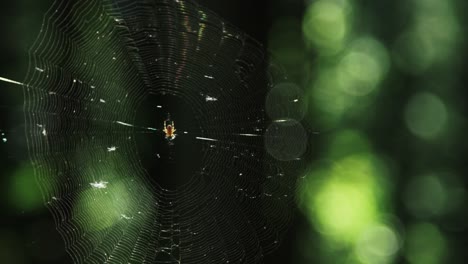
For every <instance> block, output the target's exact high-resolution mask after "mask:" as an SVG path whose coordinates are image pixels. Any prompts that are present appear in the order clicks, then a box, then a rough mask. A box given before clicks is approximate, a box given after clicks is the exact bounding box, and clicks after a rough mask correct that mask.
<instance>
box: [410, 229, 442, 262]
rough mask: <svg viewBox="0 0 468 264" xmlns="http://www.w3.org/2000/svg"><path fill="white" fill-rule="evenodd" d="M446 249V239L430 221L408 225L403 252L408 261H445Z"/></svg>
mask: <svg viewBox="0 0 468 264" xmlns="http://www.w3.org/2000/svg"><path fill="white" fill-rule="evenodd" d="M448 250H449V248H448V244H447V241H446V239H445V237H444V235H443V234H442V233H441V232H440V230H439V229H438V228H437V226H435V225H433V224H430V223H418V224H414V225H412V226H410V227H409V229H408V231H407V235H406V246H405V253H404V254H405V257H406V259H407V260H408V262H409V263H411V264H442V263H447V262H446V257H447V255H448Z"/></svg>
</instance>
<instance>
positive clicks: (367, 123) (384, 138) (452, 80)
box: [290, 0, 467, 264]
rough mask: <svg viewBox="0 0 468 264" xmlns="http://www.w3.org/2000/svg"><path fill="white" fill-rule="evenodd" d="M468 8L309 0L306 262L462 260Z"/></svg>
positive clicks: (303, 204) (302, 192)
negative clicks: (458, 242)
mask: <svg viewBox="0 0 468 264" xmlns="http://www.w3.org/2000/svg"><path fill="white" fill-rule="evenodd" d="M461 7H463V4H462V3H461V2H460V1H455V0H447V1H437V0H410V1H364V0H362V1H360V0H311V1H307V7H306V10H305V12H304V15H303V22H302V26H301V28H302V39H303V42H304V43H305V44H304V50H301V51H297V50H296V51H295V54H306V56H307V57H306V58H305V59H303V60H304V61H305V65H306V66H305V67H303V73H302V76H303V79H302V81H303V83H304V90H305V93H306V94H307V98H308V101H309V106H310V107H309V115H308V117H309V122H310V124H311V125H312V126H313V128H314V129H315V130H316V131H319V135H318V136H312V138H311V141H312V142H311V144H310V145H311V146H313V148H314V149H313V150H312V151H313V152H315V153H316V155H315V156H316V157H317V158H315V159H313V160H311V161H310V164H309V169H308V170H307V172H306V173H305V175H304V176H303V179H302V180H301V181H300V182H299V184H298V204H299V206H300V208H301V210H302V211H303V213H304V215H305V216H306V218H307V219H308V223H309V224H310V226H311V227H312V230H313V231H312V232H311V234H310V235H311V236H317V237H316V238H313V239H307V240H304V239H301V240H299V242H298V243H308V246H307V245H301V246H300V247H298V250H299V254H300V255H302V256H303V257H302V258H298V259H299V260H298V262H300V263H315V262H317V263H372V264H374V263H417V264H419V263H459V262H460V261H462V259H463V256H464V254H465V253H464V252H462V251H457V250H456V249H457V247H450V246H449V244H450V243H451V239H452V238H454V237H457V236H460V234H461V233H459V232H461V231H465V230H466V224H461V223H463V222H465V221H464V220H462V219H465V217H466V207H467V197H466V181H464V180H463V179H462V178H461V176H462V174H463V172H464V170H466V169H464V168H463V166H462V165H460V164H463V158H462V155H463V154H462V153H466V144H457V143H456V142H460V138H458V139H457V138H456V137H457V136H458V135H461V134H463V132H462V131H464V129H465V128H466V127H467V125H466V124H467V122H466V116H465V113H463V111H462V110H463V103H462V102H460V100H458V98H457V96H466V92H465V91H464V89H463V85H464V83H466V81H467V79H466V78H465V77H463V76H462V75H461V74H460V72H461V71H462V70H463V59H461V58H463V57H464V56H466V49H465V48H464V46H466V45H464V44H466V40H465V37H464V36H465V35H466V28H464V27H463V26H464V24H463V17H462V16H461V13H462V12H461V11H460V10H459V9H460V8H461ZM294 57H297V56H294ZM290 69H291V70H295V69H294V68H290ZM463 78H465V79H463ZM454 230H456V232H455V231H454ZM314 234H315V235H314ZM452 243H455V242H452ZM317 249H318V252H314V253H310V252H307V251H309V250H310V251H313V250H317ZM462 262H463V261H462Z"/></svg>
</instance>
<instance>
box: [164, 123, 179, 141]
mask: <svg viewBox="0 0 468 264" xmlns="http://www.w3.org/2000/svg"><path fill="white" fill-rule="evenodd" d="M167 122H170V124H167ZM163 131H164V133H165V134H166V139H167V140H169V141H171V140H173V139H174V138H175V137H176V134H175V132H176V129H175V125H174V121H169V120H166V121H164V129H163Z"/></svg>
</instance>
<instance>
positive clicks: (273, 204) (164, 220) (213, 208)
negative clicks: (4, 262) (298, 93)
mask: <svg viewBox="0 0 468 264" xmlns="http://www.w3.org/2000/svg"><path fill="white" fill-rule="evenodd" d="M281 83H287V78H286V77H285V75H284V74H283V71H282V70H281V69H280V67H278V66H276V65H275V64H274V63H273V62H272V61H271V60H270V59H269V58H268V56H267V54H266V53H265V52H264V50H263V48H262V46H261V45H260V44H259V43H257V42H256V41H255V40H253V39H252V38H250V37H249V36H247V35H245V34H243V33H242V32H241V31H239V30H238V29H237V28H235V27H233V26H232V25H230V24H229V23H226V22H225V21H223V20H222V19H221V18H220V17H218V16H217V15H216V14H214V13H212V12H210V11H209V10H207V9H205V8H203V7H200V6H198V5H197V4H196V3H194V2H192V1H177V0H155V1H150V0H148V1H145V0H132V1H130V0H128V1H124V0H113V1H111V0H109V1H106V0H86V1H85V0H73V1H71V0H66V1H65V0H61V1H55V2H54V4H53V6H52V7H51V8H50V10H49V11H48V13H47V14H46V15H45V18H44V23H43V26H42V29H41V32H40V34H39V36H38V38H37V40H36V42H35V43H34V44H33V46H32V48H31V51H30V67H29V70H28V74H27V76H26V79H25V81H24V84H25V85H24V96H25V105H24V109H25V118H26V134H27V140H28V148H29V151H30V157H31V161H32V164H33V167H34V169H35V175H36V180H37V182H38V184H39V186H40V188H41V191H42V193H43V196H44V199H45V201H46V205H47V207H48V208H49V210H50V211H51V212H52V214H53V217H54V220H55V223H56V226H57V229H58V231H59V233H60V234H61V235H62V237H63V239H64V241H65V247H66V249H67V251H68V252H69V254H70V256H71V257H72V259H73V261H74V262H76V263H258V262H261V260H262V257H263V256H264V255H265V254H268V253H270V252H272V251H273V250H274V249H276V248H277V247H278V246H279V244H280V242H281V237H282V235H283V233H284V232H285V230H286V228H287V227H288V225H289V223H290V220H291V217H292V214H293V211H294V201H293V193H294V186H295V177H296V173H297V170H298V169H299V168H300V160H301V159H300V156H299V155H301V154H302V153H303V151H299V152H298V151H293V150H292V149H291V147H289V148H288V147H287V146H288V145H290V146H300V144H301V142H302V141H305V140H306V139H305V137H304V136H301V137H295V136H294V135H297V134H298V133H297V132H294V131H291V126H288V127H287V128H288V130H287V132H284V133H283V132H281V129H280V128H281V127H279V128H278V125H277V124H278V123H281V120H272V119H271V118H269V117H268V115H267V113H266V110H265V98H267V97H268V93H269V91H270V90H271V89H272V88H273V87H275V86H276V85H278V84H281ZM298 101H299V99H294V100H293V102H286V103H284V102H279V104H281V109H285V108H288V107H294V105H293V104H295V103H297V102H298ZM290 103H291V104H290ZM273 109H276V108H274V107H273ZM285 112H287V113H291V112H294V111H285ZM275 118H281V116H278V117H275ZM288 118H290V116H288ZM169 119H170V121H173V122H174V128H175V129H176V130H175V131H176V132H175V133H176V136H175V137H174V139H173V140H172V142H168V140H167V139H165V136H164V132H163V130H164V128H165V127H164V125H163V124H164V121H169ZM288 120H289V119H288ZM272 125H273V126H274V128H275V129H274V133H273V132H270V133H267V130H268V128H269V127H271V126H272ZM294 125H295V126H298V127H299V128H298V130H297V131H299V135H303V133H302V132H301V131H302V130H301V129H302V127H301V126H300V123H299V122H294ZM171 129H172V128H171ZM278 131H279V132H278ZM295 131H296V130H295ZM266 134H268V140H266V137H265V135H266ZM291 135H293V136H291ZM298 138H299V139H300V140H301V142H298ZM265 142H267V144H268V142H281V144H280V145H278V143H274V144H275V145H274V146H281V147H275V148H274V153H275V155H273V156H272V155H270V154H269V153H268V151H267V150H266V147H265V144H266V143H265ZM288 142H290V143H291V144H289V143H288ZM169 143H170V144H169ZM302 143H303V144H304V145H305V142H302ZM284 147H286V149H287V150H288V152H287V153H286V154H284V155H282V154H281V153H282V149H284ZM301 149H302V148H301ZM291 153H293V154H291ZM291 155H295V156H291ZM275 156H279V157H281V158H280V159H276V158H275Z"/></svg>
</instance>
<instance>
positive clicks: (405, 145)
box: [0, 0, 468, 264]
mask: <svg viewBox="0 0 468 264" xmlns="http://www.w3.org/2000/svg"><path fill="white" fill-rule="evenodd" d="M198 2H199V3H200V4H201V5H204V6H206V7H208V8H209V9H211V10H213V11H214V12H216V13H218V14H219V15H220V16H221V17H223V18H224V19H226V20H227V21H229V22H231V23H232V24H234V25H235V26H237V27H238V28H240V29H241V30H243V31H245V32H247V33H248V34H249V35H251V36H253V37H254V38H256V39H257V40H259V41H260V42H261V43H264V44H265V46H267V47H268V48H270V49H271V50H272V51H273V54H274V55H279V60H280V62H281V63H283V64H284V66H285V68H286V70H287V72H288V73H289V74H290V76H291V79H292V80H293V81H294V82H296V83H298V84H299V86H301V87H302V88H303V89H304V90H305V91H306V92H307V91H308V90H309V89H310V88H311V87H310V86H309V85H308V84H309V83H311V82H312V83H313V82H314V80H315V79H316V78H317V75H315V74H318V73H319V70H318V69H320V68H326V67H328V66H329V65H327V64H333V59H329V58H325V59H324V58H323V57H326V56H323V57H321V56H320V51H317V49H314V48H316V47H310V46H307V45H306V44H305V43H306V41H304V40H303V39H302V36H301V35H302V30H303V29H302V28H301V25H302V24H301V22H302V21H303V17H304V14H305V13H306V10H307V6H308V5H310V4H313V3H314V2H317V1H313V0H310V1H303V0H272V1H267V0H222V1H221V0H200V1H198ZM343 2H345V1H343ZM352 2H353V3H354V4H355V7H356V9H355V10H359V12H355V13H354V14H353V15H354V16H353V19H352V21H348V22H349V23H352V24H353V27H354V28H355V30H354V34H356V35H359V34H363V35H368V36H373V37H375V38H376V39H378V40H379V41H380V42H382V44H384V45H385V46H386V47H387V48H388V52H389V56H391V57H392V58H391V66H390V69H389V73H388V76H387V77H386V78H385V80H383V81H382V83H381V84H380V86H381V87H380V91H379V92H378V93H376V94H375V96H374V97H373V98H372V100H373V101H372V103H370V104H364V106H361V107H360V108H361V110H359V111H358V110H356V111H349V113H347V115H345V117H344V118H342V119H340V120H339V121H338V122H337V123H334V124H333V125H324V126H321V125H320V122H319V121H317V120H322V118H323V116H322V115H321V113H320V112H319V111H315V110H317V109H319V108H320V107H319V106H317V105H314V103H311V104H310V105H309V106H310V112H309V115H308V116H307V117H306V119H305V120H307V121H308V123H309V126H310V127H312V128H313V129H314V130H317V131H319V132H320V133H314V134H313V135H311V137H310V141H311V145H312V146H313V148H314V149H313V150H312V151H310V153H313V155H314V156H313V157H308V158H309V160H310V163H311V167H314V166H315V165H316V164H313V163H314V161H315V160H316V159H318V158H321V157H322V156H323V157H325V156H326V155H328V154H327V150H328V147H329V146H331V142H333V138H334V135H335V134H336V133H339V132H340V131H344V130H346V129H354V130H358V131H361V132H363V133H365V134H366V135H367V138H368V140H369V141H370V142H372V144H373V150H372V151H373V152H375V153H379V154H381V155H382V156H384V157H386V158H387V160H388V161H389V164H391V166H389V167H390V172H391V173H390V174H391V177H389V178H388V179H387V180H388V181H387V183H382V184H381V185H379V186H376V187H375V188H376V189H378V190H381V191H382V192H387V193H389V198H388V201H387V204H389V205H390V206H389V208H390V209H388V208H386V209H388V211H389V212H391V214H393V215H392V217H393V218H395V219H396V218H397V219H398V225H399V226H398V228H399V229H400V230H399V231H400V235H401V236H402V238H403V239H402V241H404V242H402V243H401V245H400V247H401V249H400V251H399V253H397V254H396V256H395V257H394V259H393V261H392V262H391V263H416V264H427V263H429V262H425V259H424V256H429V258H430V259H429V260H428V261H432V262H430V263H466V259H468V253H467V251H466V243H467V242H468V240H467V239H466V238H467V227H468V224H467V223H468V221H467V216H468V215H467V212H468V210H467V209H468V206H467V205H468V202H467V201H468V195H466V194H467V192H466V190H467V189H468V188H467V184H468V180H467V173H468V166H467V164H468V162H467V161H468V160H467V157H468V140H466V134H467V133H466V131H468V118H467V113H468V111H467V110H468V109H467V105H468V104H466V102H467V100H466V99H467V98H468V92H467V91H468V90H467V89H466V83H467V82H468V77H467V76H468V71H467V68H468V52H467V51H468V48H467V47H468V45H467V43H468V42H467V41H466V37H465V36H467V33H468V27H467V25H468V20H467V18H466V13H467V5H468V4H467V2H466V1H464V0H450V1H447V2H450V3H451V4H452V5H453V10H454V13H453V14H450V15H449V17H450V16H452V17H455V16H457V21H458V31H457V34H458V35H457V38H458V40H457V45H455V46H454V47H456V50H455V49H454V50H452V56H453V58H450V59H447V61H445V62H441V63H439V64H437V63H435V64H434V65H433V66H432V67H431V68H430V69H428V70H426V71H425V72H423V73H421V72H415V71H416V70H414V69H411V66H407V65H406V66H405V67H406V68H405V67H403V68H402V67H400V66H399V65H398V62H397V59H395V58H396V57H397V56H395V50H394V49H393V47H394V46H395V42H396V40H397V39H398V37H399V34H400V33H401V32H402V31H404V30H405V28H407V27H409V26H410V25H411V24H412V23H414V17H413V16H412V15H411V14H412V13H414V12H421V13H424V12H426V13H424V14H429V15H434V16H436V15H437V12H438V11H440V8H438V7H437V2H439V1H436V0H434V1H432V2H434V4H433V5H432V4H431V3H432V2H431V1H430V0H427V1H419V2H426V3H429V4H428V6H429V8H427V10H423V9H421V10H419V9H420V7H418V6H415V5H412V4H411V3H414V2H417V1H406V0H400V1H390V0H382V1H371V0H356V1H352ZM442 2H444V3H445V1H442ZM51 3H52V1H51V0H42V1H33V0H19V1H1V2H0V36H1V37H0V39H1V41H0V58H1V62H0V76H1V77H6V78H9V79H13V80H16V81H22V80H23V78H24V76H25V74H26V69H27V67H28V47H29V46H30V45H31V43H32V42H33V41H34V39H35V38H36V36H37V34H38V32H39V30H40V28H41V24H42V16H43V14H44V13H45V11H46V10H47V8H48V6H50V4H51ZM431 5H432V6H431ZM431 7H432V8H431ZM281 18H293V20H294V19H295V20H297V21H298V23H296V24H294V23H293V24H292V26H291V27H289V28H288V30H287V31H282V35H275V38H274V39H275V41H271V36H272V35H271V29H272V27H273V26H274V25H275V21H278V20H279V19H281ZM436 25H439V26H440V25H441V24H437V23H436V24H435V25H433V26H431V27H429V28H432V29H433V31H432V32H431V31H429V32H428V34H429V33H432V34H435V36H436V37H435V38H434V39H429V40H430V41H433V43H432V45H433V48H434V49H433V51H434V52H435V54H437V53H438V52H441V51H443V50H444V49H446V48H447V47H449V48H452V46H450V44H451V43H450V42H444V37H445V36H446V35H444V34H443V33H444V30H445V29H444V28H443V27H442V28H437V27H436ZM352 37H355V36H352ZM438 37H439V39H438ZM441 39H442V40H441ZM419 44H421V43H418V45H417V46H416V49H415V50H413V52H414V53H417V51H418V49H423V48H427V46H423V45H419ZM426 44H427V43H426ZM281 50H288V52H286V53H281ZM285 54H286V55H285ZM407 55H408V56H409V57H412V55H414V54H412V53H410V54H407ZM416 57H417V56H416ZM413 58H414V57H413ZM408 67H409V69H408ZM418 91H429V92H431V93H433V94H435V95H437V96H439V97H440V98H442V99H443V101H444V102H445V105H446V107H447V109H448V110H449V115H450V118H449V124H450V126H449V128H447V131H446V132H444V134H443V135H442V136H440V137H439V138H435V139H429V140H428V139H424V138H421V137H418V136H417V135H414V134H413V133H411V131H409V129H408V124H405V118H404V115H405V107H407V103H408V101H410V100H411V98H412V96H413V94H414V93H415V92H418ZM309 99H310V100H311V102H314V98H312V97H310V98H309ZM328 99H329V100H330V102H329V103H330V104H336V103H338V102H339V100H337V98H334V97H333V96H332V97H331V99H330V98H328ZM22 103H23V93H22V88H21V87H20V86H18V85H14V84H8V83H5V82H0V134H2V133H4V134H5V135H1V137H0V140H2V137H5V138H7V140H8V141H7V142H2V141H0V186H1V189H0V210H1V215H0V216H1V217H0V263H25V264H28V263H70V259H69V257H68V256H67V255H66V253H65V252H64V245H63V241H62V239H61V238H60V237H59V235H58V232H56V230H55V225H54V223H53V220H52V216H51V215H50V213H49V212H48V211H47V210H46V209H45V208H44V207H43V206H42V205H40V204H39V205H37V204H35V203H34V201H37V199H36V198H37V197H38V196H40V194H39V191H38V189H37V186H36V184H35V183H34V182H30V181H24V180H22V179H23V178H22V177H21V176H22V175H24V174H28V173H31V169H30V166H29V165H28V163H27V159H28V157H27V153H28V151H27V147H26V144H25V142H24V138H25V136H24V127H23V124H22V123H23V120H24V119H23V114H22ZM259 103H262V102H259ZM423 107H424V106H423ZM358 108H359V107H358ZM362 109H364V110H362ZM429 110H431V109H429ZM424 114H426V115H427V116H426V119H425V120H429V121H428V122H431V120H433V118H434V117H433V116H432V112H431V111H428V112H426V113H422V115H423V116H421V117H420V118H422V119H424V118H425V116H424ZM359 143H360V142H357V143H356V142H351V143H349V145H346V144H345V145H344V146H338V150H339V152H340V153H341V154H342V155H343V153H344V154H349V153H352V152H354V151H356V149H358V150H360V149H362V148H365V147H363V146H362V145H360V144H359ZM335 147H336V146H335ZM445 172H449V173H448V174H453V175H455V176H456V177H455V179H456V181H455V184H454V185H455V186H449V187H450V188H449V187H447V188H446V189H444V190H443V193H444V195H445V196H446V197H449V198H450V197H451V198H450V199H449V198H447V199H446V202H445V204H444V206H445V207H447V208H448V207H450V208H456V210H455V209H450V210H452V211H451V213H450V214H449V215H437V214H434V215H431V216H429V217H428V216H427V215H426V216H424V215H417V214H414V212H413V211H411V208H410V209H408V200H407V197H408V194H410V197H413V198H414V199H415V200H417V201H416V203H417V202H419V203H420V204H423V205H424V206H426V209H427V208H431V204H433V200H432V199H433V198H434V197H436V196H437V195H436V193H434V192H432V190H433V189H431V188H432V187H433V186H432V187H431V186H429V187H428V186H417V185H416V186H415V185H414V184H413V185H411V184H410V183H411V182H413V180H414V179H416V180H417V179H419V178H418V177H419V176H420V175H426V174H428V173H429V174H430V173H435V174H440V175H441V176H440V177H439V180H440V181H441V182H442V183H450V180H447V179H452V178H450V177H448V178H446V177H445V176H444V175H445ZM417 182H418V181H416V183H417ZM413 183H414V182H413ZM408 186H409V187H408ZM426 187H427V188H426ZM442 187H444V186H442ZM436 190H437V188H436ZM458 192H459V193H458ZM18 193H20V194H21V195H18ZM411 195H412V196H411ZM457 195H458V196H457ZM18 197H20V198H21V199H23V200H18V199H19V198H18ZM25 197H26V198H25ZM350 198H352V197H350ZM410 203H411V201H410ZM447 208H445V209H444V208H442V209H444V210H445V211H449V209H447ZM423 209H424V208H423ZM444 210H442V211H444ZM362 213H363V214H364V213H366V212H362ZM305 214H306V213H304V214H303V213H302V211H300V210H297V217H296V218H295V220H294V222H293V224H292V225H291V228H290V229H289V232H288V233H287V234H286V236H285V238H284V240H283V243H282V244H281V247H280V248H279V249H278V250H277V251H276V252H274V253H273V254H271V255H268V256H266V257H265V259H264V262H265V263H267V264H270V263H271V264H274V263H333V264H334V263H355V261H353V260H349V259H348V257H349V256H350V255H352V253H349V252H350V251H351V252H352V249H351V250H349V249H347V248H345V247H340V246H336V245H335V246H336V247H333V245H332V247H331V248H330V247H327V243H328V242H327V241H326V235H324V236H322V235H323V234H321V233H320V232H319V231H317V228H315V227H314V226H313V224H314V223H312V224H311V221H310V219H308V217H306V216H305ZM340 216H341V217H346V215H344V216H343V215H340ZM427 226H431V228H436V230H438V231H437V232H438V233H437V232H436V233H435V234H436V235H435V236H436V239H434V236H430V235H431V234H427V233H422V234H418V233H417V231H418V230H434V229H431V228H429V229H424V228H423V229H421V227H427ZM418 227H419V228H420V229H418ZM432 235H434V233H432ZM323 237H325V239H323ZM441 241H443V242H441ZM434 252H435V253H434ZM437 252H443V254H442V253H441V255H440V256H439V255H437V254H438V253H437ZM434 254H435V255H434ZM442 255H443V256H442ZM408 256H409V257H408ZM418 257H419V261H418ZM345 260H348V262H346V261H345Z"/></svg>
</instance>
